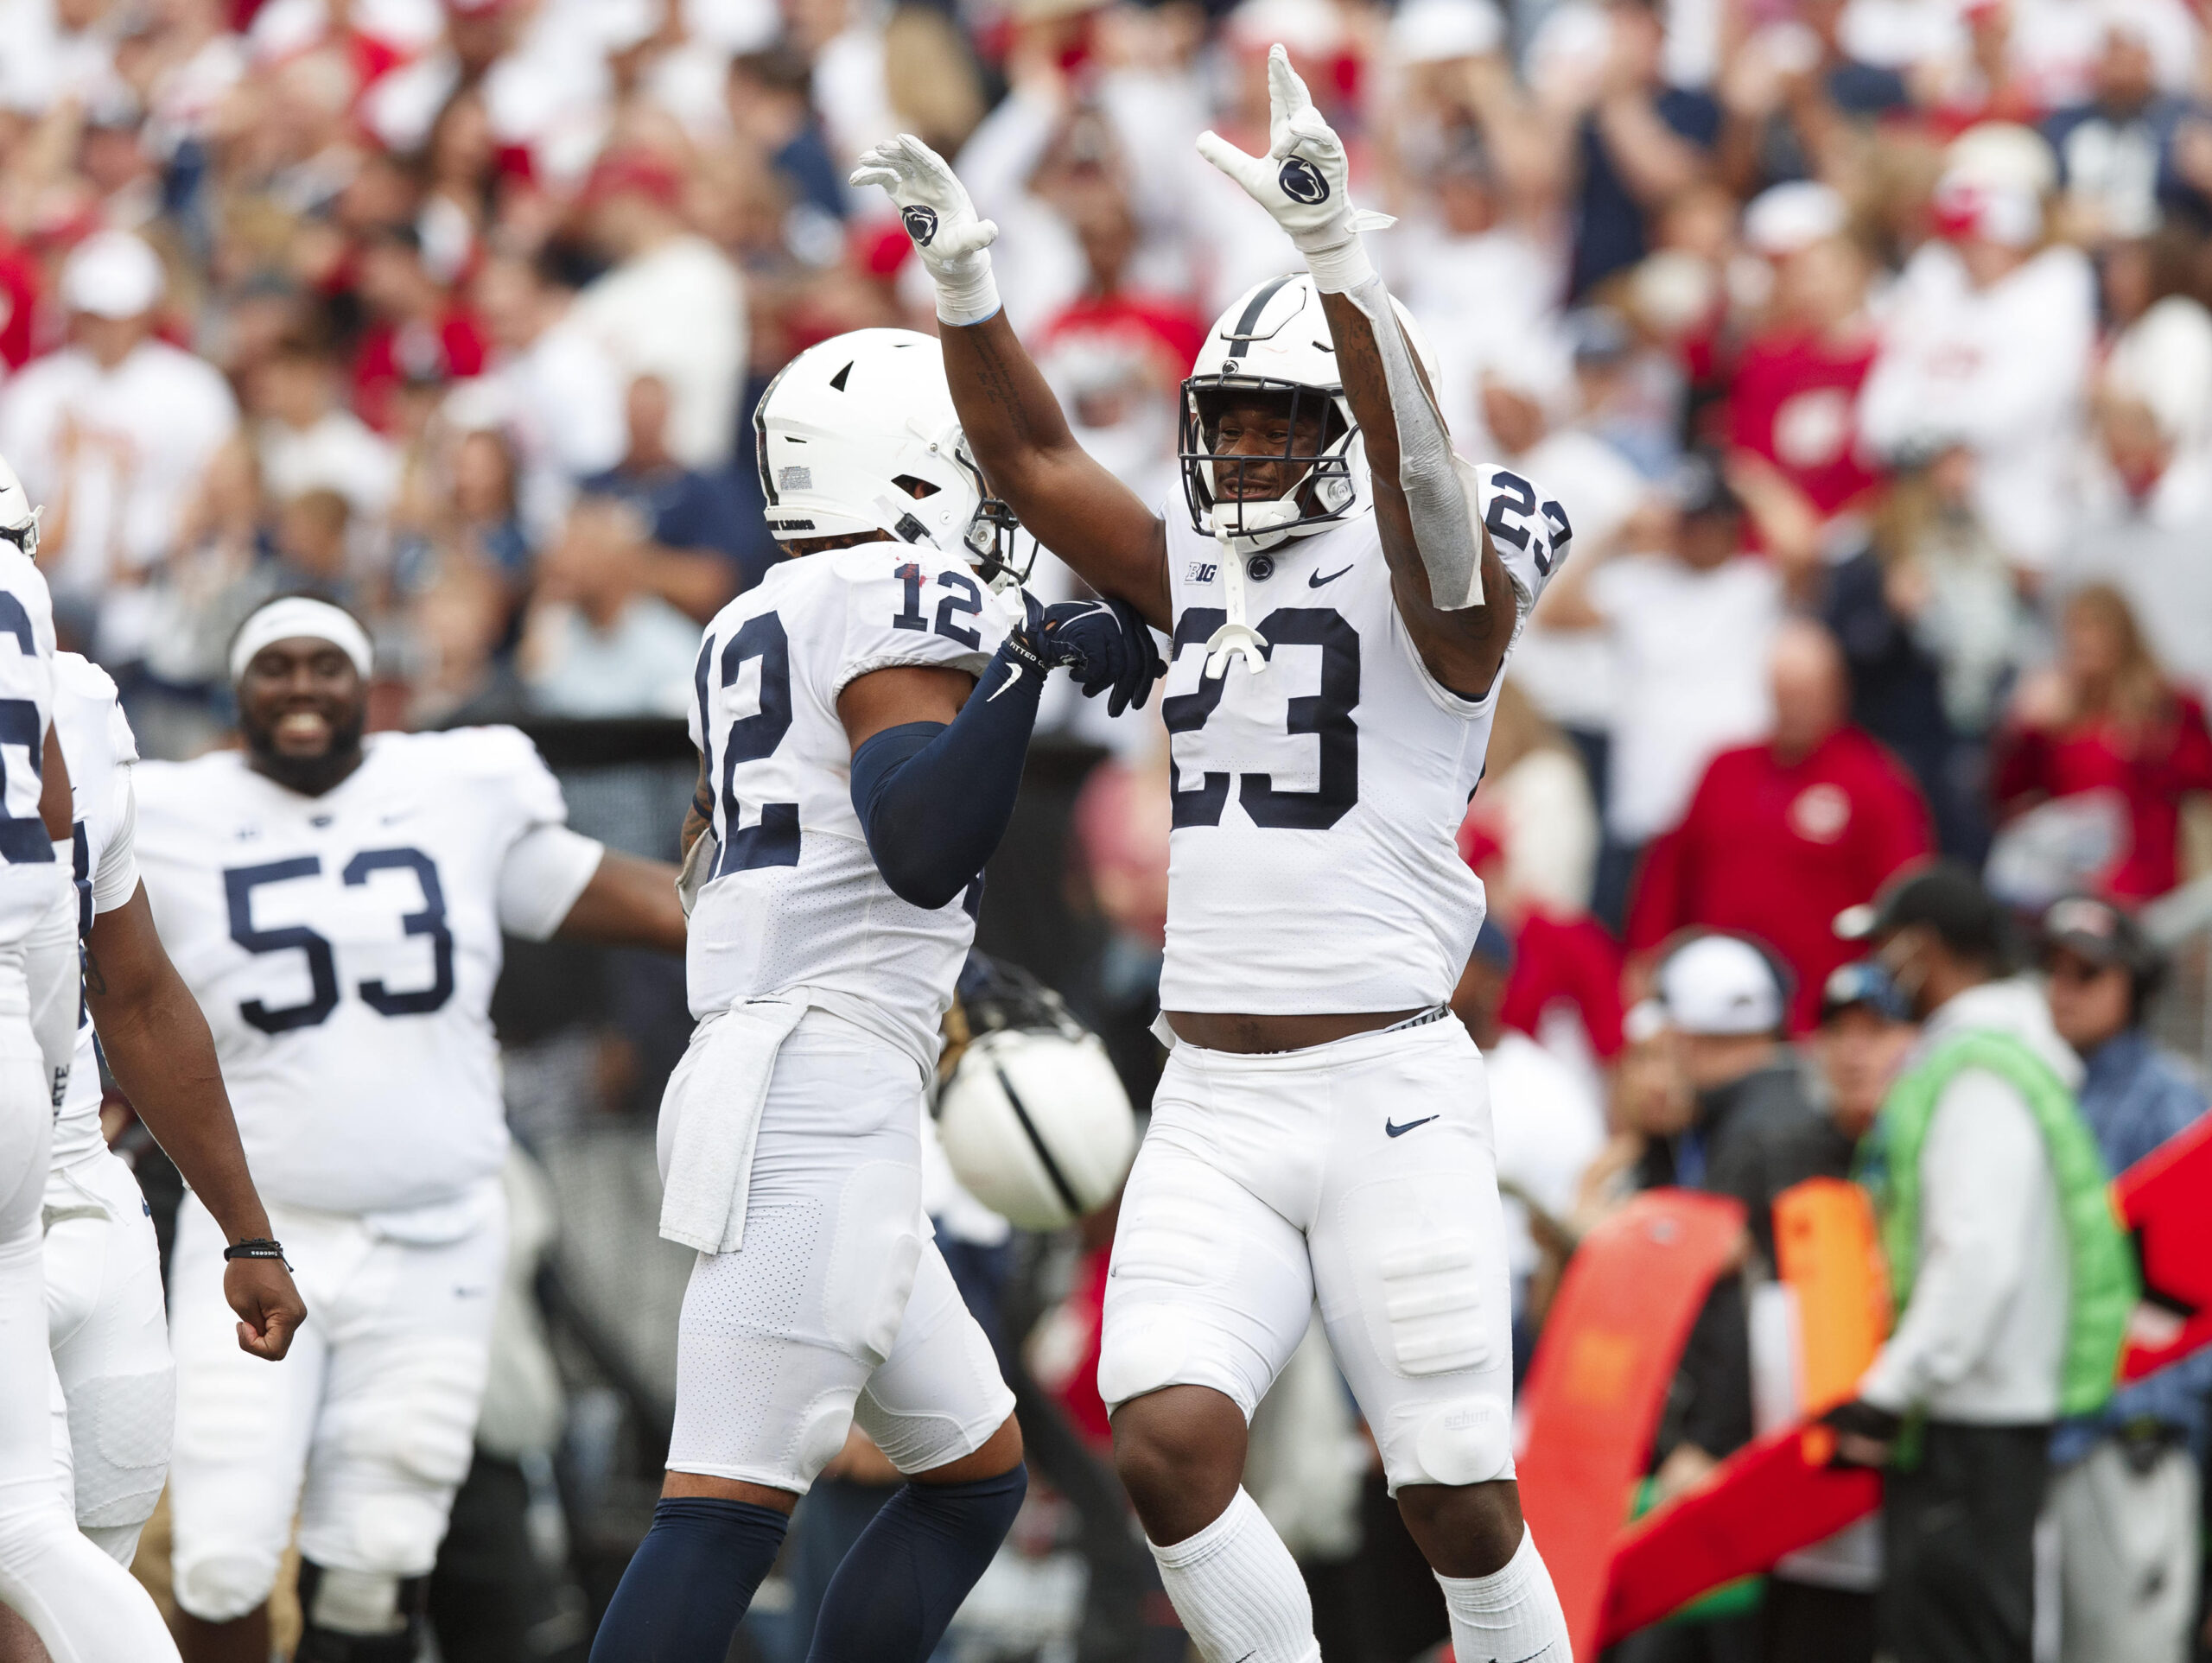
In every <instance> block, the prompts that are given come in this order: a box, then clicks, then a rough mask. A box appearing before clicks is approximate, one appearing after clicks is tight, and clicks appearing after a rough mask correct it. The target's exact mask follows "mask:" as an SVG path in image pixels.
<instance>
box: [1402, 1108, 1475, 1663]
mask: <svg viewBox="0 0 2212 1663" xmlns="http://www.w3.org/2000/svg"><path fill="white" fill-rule="evenodd" d="M1441 1118H1442V1116H1440V1115H1436V1114H1424V1115H1423V1116H1421V1119H1419V1120H1408V1121H1407V1122H1406V1123H1405V1124H1404V1125H1403V1126H1398V1125H1395V1124H1393V1123H1392V1121H1391V1120H1389V1118H1388V1117H1387V1116H1386V1117H1385V1118H1384V1120H1383V1130H1384V1131H1385V1132H1387V1133H1389V1134H1390V1135H1391V1136H1392V1137H1394V1138H1402V1137H1404V1136H1405V1135H1406V1133H1408V1132H1410V1131H1412V1130H1413V1129H1414V1127H1417V1126H1427V1124H1428V1123H1429V1122H1430V1121H1431V1120H1440V1119H1441ZM1493 1663H1494V1660H1493Z"/></svg>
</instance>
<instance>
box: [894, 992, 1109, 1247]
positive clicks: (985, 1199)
mask: <svg viewBox="0 0 2212 1663" xmlns="http://www.w3.org/2000/svg"><path fill="white" fill-rule="evenodd" d="M937 1131H938V1141H939V1142H941V1143H942V1144H943V1145H944V1156H945V1158H946V1159H947V1160H948V1161H950V1163H951V1165H952V1171H953V1176H954V1177H957V1178H958V1179H959V1180H960V1183H961V1185H962V1187H963V1188H964V1189H965V1190H967V1191H968V1192H969V1194H970V1195H972V1196H975V1197H976V1200H978V1201H980V1202H982V1203H983V1205H985V1206H986V1207H988V1208H989V1209H991V1210H992V1211H993V1212H995V1213H997V1214H999V1215H1000V1216H1001V1217H1003V1218H1005V1219H1006V1220H1007V1222H1009V1223H1011V1224H1013V1225H1014V1226H1015V1227H1016V1228H1020V1229H1024V1230H1057V1229H1058V1228H1061V1227H1062V1226H1063V1225H1066V1224H1071V1223H1073V1222H1075V1221H1076V1220H1077V1219H1078V1218H1080V1217H1082V1216H1084V1214H1085V1213H1090V1212H1095V1211H1096V1210H1097V1209H1099V1208H1101V1207H1103V1206H1104V1205H1105V1204H1106V1203H1108V1202H1109V1201H1111V1200H1112V1199H1113V1198H1114V1192H1115V1191H1116V1190H1118V1189H1119V1188H1120V1187H1121V1184H1122V1178H1124V1177H1127V1176H1128V1170H1129V1163H1130V1161H1131V1160H1133V1159H1134V1158H1135V1156H1136V1146H1137V1122H1136V1115H1135V1114H1134V1113H1133V1112H1132V1111H1131V1110H1130V1108H1129V1097H1128V1093H1127V1092H1126V1091H1124V1090H1123V1089H1122V1081H1121V1076H1118V1075H1116V1073H1115V1072H1114V1065H1113V1064H1112V1063H1110V1062H1109V1061H1108V1060H1107V1057H1106V1047H1105V1046H1104V1045H1103V1044H1100V1043H1099V1041H1098V1038H1097V1037H1096V1035H1094V1034H1088V1033H1084V1034H1079V1035H1077V1036H1074V1037H1071V1035H1070V1034H1069V1033H1067V1032H1065V1031H1045V1030H1039V1029H1035V1028H1001V1029H998V1030H996V1031H993V1032H990V1033H986V1034H982V1035H979V1036H978V1037H977V1038H974V1039H972V1040H970V1041H969V1043H968V1044H967V1046H966V1048H965V1049H964V1050H962V1052H961V1053H960V1060H959V1061H958V1062H957V1063H955V1064H954V1065H953V1070H952V1075H951V1077H950V1078H949V1079H948V1080H946V1081H945V1082H944V1085H943V1086H942V1087H941V1088H939V1089H938V1101H937Z"/></svg>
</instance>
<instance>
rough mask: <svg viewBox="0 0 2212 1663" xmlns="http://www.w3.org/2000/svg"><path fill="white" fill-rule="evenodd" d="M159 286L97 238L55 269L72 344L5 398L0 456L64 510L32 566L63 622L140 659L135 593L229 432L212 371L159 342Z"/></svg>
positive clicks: (145, 619) (223, 397)
mask: <svg viewBox="0 0 2212 1663" xmlns="http://www.w3.org/2000/svg"><path fill="white" fill-rule="evenodd" d="M164 285H165V279H164V277H163V275H162V263H161V261H160V260H159V259H158V258H157V257H156V256H155V253H154V251H153V250H152V249H151V248H150V247H149V246H148V245H147V244H146V243H145V242H144V240H143V239H142V238H137V237H135V236H132V235H131V234H130V233H129V232H120V231H110V232H98V233H96V234H95V235H93V236H91V237H88V238H86V239H85V240H84V241H83V242H81V243H79V244H78V245H77V246H76V248H75V249H74V250H73V251H71V253H70V255H69V257H68V259H67V261H65V262H64V263H63V264H62V267H61V299H62V302H63V304H64V305H65V306H67V308H68V311H69V331H70V344H69V346H67V347H66V348H64V349H63V350H62V351H60V352H55V353H53V354H51V355H49V356H48V357H46V358H43V359H37V360H35V362H33V363H31V364H29V365H26V366H24V368H23V370H22V373H20V374H19V375H17V376H16V378H15V379H13V380H12V381H10V383H9V384H8V386H7V390H6V391H5V393H4V394H0V452H5V453H6V454H7V455H8V456H9V457H10V460H13V461H14V463H15V464H16V467H17V468H18V469H19V470H20V471H21V473H22V477H23V482H24V484H25V485H26V486H29V489H30V492H31V496H32V498H34V499H35V500H42V501H44V502H47V503H49V504H60V503H62V502H65V501H66V502H67V515H66V517H60V516H57V517H58V518H60V519H61V520H62V523H61V524H59V525H55V526H50V527H48V530H49V532H59V534H60V535H58V536H55V535H49V536H48V537H47V539H46V547H45V549H44V550H43V553H42V555H41V559H40V562H39V563H40V565H41V568H42V569H44V570H45V572H46V573H47V574H48V580H49V581H50V582H51V583H52V584H53V587H54V602H55V605H56V607H57V609H58V610H59V611H60V614H61V618H62V621H63V623H64V625H74V626H75V627H76V628H77V629H78V630H79V632H89V631H90V630H91V629H92V626H93V624H94V620H95V619H97V620H98V623H99V627H101V628H102V629H103V630H104V631H105V632H106V633H105V636H104V638H102V639H101V641H100V642H99V648H100V656H101V657H103V658H105V659H107V660H108V661H110V662H111V663H112V662H115V661H117V660H118V659H128V658H131V657H136V656H137V654H138V652H139V651H140V650H141V649H142V647H143V641H144V637H145V633H146V632H147V630H148V629H149V627H150V625H151V614H150V613H149V611H148V610H147V609H146V607H145V606H143V604H142V598H143V590H142V589H140V588H139V587H137V586H138V585H139V584H140V582H141V581H142V580H143V577H144V575H145V574H146V572H147V570H148V569H149V568H150V567H152V566H153V565H154V564H155V563H156V562H158V561H159V560H160V559H161V558H162V556H163V555H166V554H167V553H168V549H169V539H170V537H171V536H173V535H174V534H175V527H176V525H177V524H178V521H179V520H180V518H181V516H182V513H183V511H184V508H185V505H186V503H187V502H188V499H189V498H190V496H191V493H192V492H194V490H195V489H197V487H198V486H199V483H200V473H201V471H202V470H203V469H204V468H205V467H207V461H208V459H209V458H211V457H212V456H213V455H214V454H215V453H216V451H217V450H219V448H221V447H222V444H223V442H224V441H226V439H228V438H229V437H230V435H231V434H232V430H233V429H234V428H236V427H237V425H238V408H237V405H236V403H235V402H234V401H233V400H232V397H231V392H230V389H229V387H228V386H227V385H226V384H225V382H224V380H223V378H222V376H221V375H220V373H219V372H218V371H216V369H215V367H214V366H213V365H211V364H208V363H207V362H206V361H205V360H204V359H199V358H195V357H194V356H193V355H192V354H191V353H190V352H182V351H180V350H179V349H178V348H176V347H175V346H169V345H168V343H167V342H165V341H162V340H156V339H154V335H153V326H154V314H155V312H156V308H158V307H159V306H160V304H161V300H162V290H163V288H164Z"/></svg>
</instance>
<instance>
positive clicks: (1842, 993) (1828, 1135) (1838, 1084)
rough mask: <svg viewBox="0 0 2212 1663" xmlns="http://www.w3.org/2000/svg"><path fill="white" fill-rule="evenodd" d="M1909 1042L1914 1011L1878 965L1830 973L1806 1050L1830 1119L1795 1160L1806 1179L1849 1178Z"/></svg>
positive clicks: (1814, 1124)
mask: <svg viewBox="0 0 2212 1663" xmlns="http://www.w3.org/2000/svg"><path fill="white" fill-rule="evenodd" d="M1912 1038H1913V1026H1912V1012H1911V1011H1910V1009H1909V1008H1908V1007H1907V1006H1906V1004H1905V1000H1904V994H1902V993H1899V992H1897V984H1896V983H1895V982H1893V981H1891V980H1890V976H1889V972H1887V971H1886V970H1885V969H1883V968H1882V967H1881V966H1880V965H1878V964H1877V963H1875V962H1874V961H1873V960H1872V959H1854V960H1853V961H1852V962H1850V963H1848V964H1839V965H1838V966H1836V968H1834V969H1833V970H1831V971H1830V972H1828V979H1827V982H1826V983H1825V984H1824V985H1823V986H1822V987H1821V1015H1820V1025H1818V1026H1817V1027H1815V1029H1814V1030H1813V1033H1812V1036H1811V1038H1810V1041H1809V1044H1808V1050H1810V1053H1811V1056H1812V1059H1813V1066H1814V1070H1815V1073H1816V1075H1817V1076H1818V1077H1819V1080H1820V1084H1821V1108H1822V1109H1823V1110H1824V1111H1825V1113H1823V1114H1821V1115H1819V1116H1817V1117H1816V1118H1815V1119H1813V1120H1808V1122H1806V1128H1807V1135H1806V1139H1805V1140H1804V1143H1803V1145H1802V1147H1800V1148H1799V1149H1798V1150H1797V1152H1796V1154H1795V1155H1794V1156H1793V1157H1792V1160H1793V1162H1794V1165H1795V1166H1796V1170H1797V1171H1798V1172H1799V1174H1800V1175H1801V1176H1802V1177H1837V1178H1841V1177H1850V1176H1851V1171H1852V1164H1853V1158H1854V1156H1855V1153H1856V1152H1857V1150H1858V1148H1859V1143H1860V1141H1861V1140H1862V1139H1864V1138H1865V1137H1866V1134H1867V1133H1869V1132H1870V1131H1872V1129H1873V1126H1874V1117H1875V1115H1876V1114H1879V1113H1880V1112H1881V1108H1882V1099H1883V1098H1884V1097H1885V1096H1887V1095H1889V1089H1890V1086H1891V1082H1893V1081H1895V1080H1896V1078H1897V1069H1898V1067H1899V1066H1900V1065H1901V1064H1902V1063H1904V1054H1905V1052H1906V1050H1908V1049H1910V1046H1911V1044H1912Z"/></svg>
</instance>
